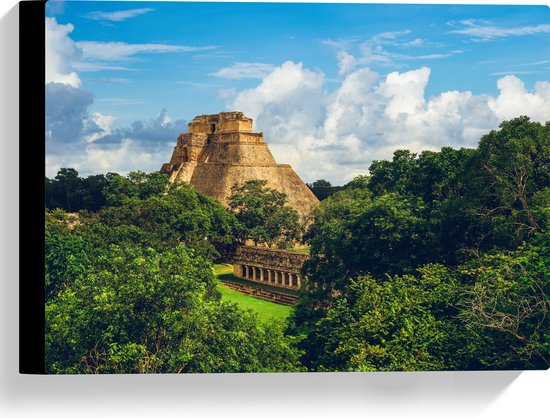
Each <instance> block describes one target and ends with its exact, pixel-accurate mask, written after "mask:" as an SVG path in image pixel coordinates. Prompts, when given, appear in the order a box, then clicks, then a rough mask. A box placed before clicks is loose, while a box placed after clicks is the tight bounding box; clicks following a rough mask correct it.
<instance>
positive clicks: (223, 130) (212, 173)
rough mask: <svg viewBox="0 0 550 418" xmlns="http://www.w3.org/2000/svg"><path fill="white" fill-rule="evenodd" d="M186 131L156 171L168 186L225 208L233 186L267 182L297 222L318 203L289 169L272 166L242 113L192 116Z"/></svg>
mask: <svg viewBox="0 0 550 418" xmlns="http://www.w3.org/2000/svg"><path fill="white" fill-rule="evenodd" d="M188 127H189V132H188V133H182V134H181V135H180V136H179V137H178V139H177V143H176V146H175V147H174V152H173V153H172V158H171V159H170V162H169V163H166V164H163V166H162V168H161V172H162V173H167V174H169V175H170V181H172V182H174V181H185V182H187V183H188V184H189V185H190V186H192V187H194V188H196V189H197V190H199V191H200V192H201V193H203V194H205V195H208V196H211V197H213V198H214V199H217V200H219V201H220V202H221V203H222V204H224V205H227V204H228V198H229V196H230V195H231V187H232V186H233V185H234V184H242V183H244V182H245V181H247V180H267V187H270V188H272V189H276V190H278V191H280V192H283V193H286V195H287V196H288V205H289V206H291V207H293V208H294V209H296V210H297V211H298V213H299V214H300V216H301V217H302V218H304V217H305V216H306V215H308V214H309V213H310V212H311V210H312V208H313V206H315V205H316V204H318V203H319V201H318V200H317V198H316V197H315V195H314V194H313V193H312V192H311V190H310V189H309V188H308V187H307V186H306V185H305V184H304V182H303V181H302V180H301V179H300V177H298V175H297V174H296V173H295V172H294V170H293V169H292V167H291V166H290V165H289V164H277V163H276V162H275V159H274V158H273V155H272V154H271V151H269V148H268V146H267V144H266V143H265V142H264V138H263V134H262V133H261V132H252V119H250V118H247V117H246V116H245V115H244V114H243V113H242V112H222V113H218V114H216V115H201V116H197V117H195V118H194V119H193V121H192V122H191V123H189V124H188Z"/></svg>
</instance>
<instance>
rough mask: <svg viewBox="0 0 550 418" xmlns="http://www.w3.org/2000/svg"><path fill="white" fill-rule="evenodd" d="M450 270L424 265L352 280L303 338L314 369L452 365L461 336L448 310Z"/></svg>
mask: <svg viewBox="0 0 550 418" xmlns="http://www.w3.org/2000/svg"><path fill="white" fill-rule="evenodd" d="M455 295H456V280H455V279H454V277H453V274H452V273H450V272H449V271H447V270H446V269H445V268H444V267H443V266H441V265H427V266H425V267H423V268H421V269H420V270H419V274H418V277H416V276H415V275H403V276H393V277H389V276H388V277H386V278H384V279H378V278H373V277H372V276H360V277H358V278H356V279H352V280H351V281H350V282H349V284H348V285H347V286H346V287H345V289H344V290H343V293H342V294H341V295H340V296H339V297H338V298H337V299H336V300H335V301H334V303H333V304H332V306H331V307H330V308H329V309H328V311H327V312H326V315H325V316H324V317H323V318H321V319H320V320H318V321H317V322H316V323H315V324H314V325H313V327H312V328H311V330H310V333H309V335H308V337H307V339H305V340H304V341H303V342H302V346H303V347H304V348H306V350H307V352H308V354H309V357H307V358H305V361H306V364H307V365H308V366H309V367H310V368H311V369H313V370H318V371H323V370H325V371H397V370H402V371H406V370H408V371H411V370H443V369H452V368H455V367H456V364H455V363H454V362H453V360H452V356H454V354H455V349H456V347H458V346H459V343H460V341H458V340H457V337H458V336H459V335H460V334H459V333H457V327H458V321H457V320H453V319H451V318H450V315H449V310H450V309H452V308H451V307H450V306H451V303H452V302H453V301H454V298H455Z"/></svg>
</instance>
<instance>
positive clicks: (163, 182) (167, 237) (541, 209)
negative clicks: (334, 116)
mask: <svg viewBox="0 0 550 418" xmlns="http://www.w3.org/2000/svg"><path fill="white" fill-rule="evenodd" d="M309 186H310V188H311V189H312V191H313V192H314V193H315V194H316V195H317V196H318V197H319V198H320V199H321V203H320V205H319V206H318V207H317V208H316V210H315V211H314V213H313V214H312V217H311V219H310V220H309V221H308V222H307V223H306V225H307V228H306V229H305V231H304V232H303V233H301V239H302V241H303V242H305V243H306V244H308V245H309V246H310V252H311V258H310V260H309V261H308V262H306V264H305V265H304V268H303V275H304V276H307V280H306V282H307V292H304V293H303V295H302V297H301V300H300V302H299V304H298V305H297V306H296V307H295V309H294V312H293V314H292V315H291V317H290V318H289V320H288V321H287V323H281V322H269V323H262V322H260V321H258V319H257V317H256V315H255V313H253V312H252V311H247V310H244V309H242V308H240V307H239V306H238V305H235V304H233V303H229V302H225V301H223V300H221V297H220V294H219V292H218V291H217V290H216V286H215V277H214V275H213V272H212V262H213V261H214V260H216V259H218V258H219V257H220V255H223V254H224V253H225V250H226V249H227V248H231V247H232V246H234V245H236V244H240V243H243V242H245V241H247V240H249V241H254V242H256V243H258V244H263V245H267V246H277V247H283V248H284V247H288V246H290V245H291V244H292V243H293V241H294V240H296V239H297V237H298V236H299V235H300V231H301V230H300V226H299V225H298V223H297V219H298V218H297V214H295V211H293V210H292V209H290V208H289V207H287V206H285V203H286V196H284V194H281V193H278V192H275V191H274V190H271V189H269V188H267V187H265V183H262V182H258V181H255V182H254V181H253V182H248V183H245V184H243V185H239V186H236V187H235V188H234V190H233V192H234V195H233V196H232V198H231V199H230V202H231V204H230V207H229V208H228V209H225V208H224V207H223V206H222V205H221V204H220V203H218V202H216V201H214V200H212V199H210V198H209V197H206V196H203V195H201V194H200V193H198V192H197V191H195V190H194V189H192V188H190V187H188V186H186V185H177V186H174V185H169V184H168V179H167V178H166V176H163V175H161V174H158V173H149V174H146V173H142V172H135V173H130V174H129V175H128V176H121V175H118V174H114V173H108V174H106V175H94V176H89V177H87V178H81V177H79V175H78V173H77V172H76V171H75V170H73V169H61V170H60V171H59V173H58V174H57V176H56V177H55V178H54V179H48V178H46V248H45V251H46V326H47V327H46V344H47V358H46V360H47V368H48V371H49V372H51V373H145V372H157V373H162V372H171V373H176V372H254V371H266V372H267V371H300V370H301V371H305V370H307V371H390V370H391V371H396V370H480V369H545V368H548V367H549V365H550V319H549V316H548V308H549V305H550V300H549V293H550V236H549V233H548V219H549V215H550V123H546V124H545V125H542V124H539V123H536V122H532V121H530V120H529V118H527V117H519V118H516V119H513V120H509V121H506V122H503V123H502V124H501V125H500V127H499V129H498V130H494V131H491V132H490V133H488V134H486V135H484V136H483V137H482V138H481V139H480V142H479V144H478V147H477V148H475V149H465V148H462V149H452V148H448V147H445V148H442V149H441V150H440V151H423V152H421V153H420V154H414V153H412V152H410V151H407V150H397V151H395V153H394V155H393V159H392V160H391V161H374V162H373V163H372V164H371V166H370V168H369V174H368V175H364V176H359V177H357V178H355V179H354V180H352V181H351V182H349V183H348V184H346V185H343V186H332V185H331V184H330V183H329V182H328V181H326V180H318V181H316V182H314V183H312V184H310V185H309ZM68 212H78V214H77V215H73V214H70V213H68Z"/></svg>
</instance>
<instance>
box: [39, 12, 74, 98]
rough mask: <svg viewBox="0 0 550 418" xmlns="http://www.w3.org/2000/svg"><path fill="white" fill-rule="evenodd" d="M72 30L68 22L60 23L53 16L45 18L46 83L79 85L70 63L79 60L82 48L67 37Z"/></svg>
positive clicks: (72, 27)
mask: <svg viewBox="0 0 550 418" xmlns="http://www.w3.org/2000/svg"><path fill="white" fill-rule="evenodd" d="M73 30H74V26H73V25H71V24H70V23H69V24H67V25H60V24H58V23H57V20H56V19H55V18H53V17H47V18H46V83H49V82H53V83H62V84H67V85H70V86H72V87H80V84H81V80H80V77H79V76H78V74H77V73H76V71H75V69H74V67H73V65H72V64H73V63H74V62H76V61H79V60H80V58H81V56H82V50H81V49H80V48H78V46H77V45H76V44H75V43H74V41H73V40H72V39H71V38H70V37H69V34H70V33H71V32H72V31H73Z"/></svg>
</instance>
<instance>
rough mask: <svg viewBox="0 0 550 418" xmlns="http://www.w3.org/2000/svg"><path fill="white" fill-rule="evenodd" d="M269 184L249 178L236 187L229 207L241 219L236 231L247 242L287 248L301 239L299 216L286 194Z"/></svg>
mask: <svg viewBox="0 0 550 418" xmlns="http://www.w3.org/2000/svg"><path fill="white" fill-rule="evenodd" d="M266 184H267V181H266V180H249V181H246V182H245V183H243V184H241V185H234V186H233V187H232V189H231V191H232V194H231V196H230V197H229V208H230V210H231V212H232V213H233V214H234V215H235V217H236V218H237V221H238V227H237V228H238V229H237V231H236V232H237V235H238V237H239V238H240V240H241V241H243V242H244V241H246V240H252V241H253V242H254V244H256V245H258V244H267V245H268V246H270V247H271V246H274V245H276V246H277V247H279V248H287V247H289V246H291V245H292V244H293V243H294V242H295V241H296V240H298V239H299V233H300V223H299V215H298V212H296V210H294V209H292V208H291V207H290V206H287V205H286V203H287V196H286V194H284V193H281V192H279V191H277V190H274V189H271V188H268V187H266Z"/></svg>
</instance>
